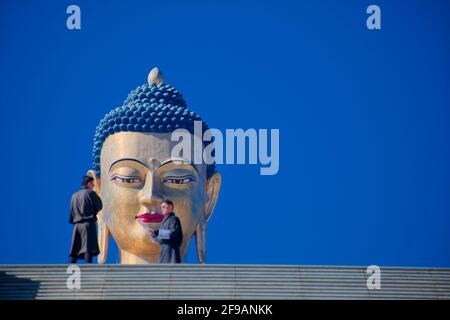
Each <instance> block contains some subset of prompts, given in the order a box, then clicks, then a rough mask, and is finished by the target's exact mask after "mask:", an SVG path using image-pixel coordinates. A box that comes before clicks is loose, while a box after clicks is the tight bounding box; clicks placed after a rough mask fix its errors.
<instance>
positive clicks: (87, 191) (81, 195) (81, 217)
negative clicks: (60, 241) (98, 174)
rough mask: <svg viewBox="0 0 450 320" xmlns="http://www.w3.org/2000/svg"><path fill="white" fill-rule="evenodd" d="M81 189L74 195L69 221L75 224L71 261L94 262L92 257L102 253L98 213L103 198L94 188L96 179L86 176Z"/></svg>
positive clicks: (70, 254)
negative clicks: (98, 236)
mask: <svg viewBox="0 0 450 320" xmlns="http://www.w3.org/2000/svg"><path fill="white" fill-rule="evenodd" d="M81 184H82V188H81V190H79V191H77V192H75V193H74V194H73V195H72V199H71V201H70V218H69V222H70V223H71V224H73V225H74V226H73V234H72V244H71V246H70V253H69V256H70V263H76V262H77V260H78V259H84V261H85V262H86V263H92V258H93V257H95V256H97V255H98V254H99V253H100V250H99V247H98V241H97V225H96V223H97V213H98V212H99V211H100V210H101V209H102V206H103V205H102V200H101V199H100V197H99V196H98V195H97V193H95V191H94V190H93V188H94V179H93V178H92V177H89V176H84V177H83V178H82V181H81Z"/></svg>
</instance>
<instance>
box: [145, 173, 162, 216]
mask: <svg viewBox="0 0 450 320" xmlns="http://www.w3.org/2000/svg"><path fill="white" fill-rule="evenodd" d="M157 181H158V179H155V177H154V175H153V173H151V172H149V173H148V174H147V177H146V178H145V184H144V188H143V189H142V190H141V192H142V193H141V199H140V200H141V203H142V204H143V205H144V206H146V207H148V208H150V209H156V208H159V206H160V204H161V202H162V200H163V197H162V195H161V194H160V193H159V186H158V184H157Z"/></svg>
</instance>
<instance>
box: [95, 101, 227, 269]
mask: <svg viewBox="0 0 450 320" xmlns="http://www.w3.org/2000/svg"><path fill="white" fill-rule="evenodd" d="M153 107H154V106H153ZM161 107H162V106H161ZM127 108H128V107H127V106H125V107H124V111H125V112H124V113H122V114H125V116H126V114H127V113H126V110H127ZM139 110H143V111H139V112H146V111H147V113H148V114H149V118H150V113H151V111H152V109H151V107H149V106H147V108H144V109H142V108H141V109H139ZM174 110H175V109H174ZM156 111H158V110H156ZM156 111H155V112H156ZM166 111H167V109H166ZM166 113H167V112H166ZM128 115H129V116H131V117H133V116H134V114H133V115H132V114H130V113H128ZM173 115H174V116H175V117H176V116H178V118H181V116H180V115H179V114H178V115H175V114H173ZM137 118H139V117H137ZM155 119H156V118H155V115H153V118H152V121H147V119H144V121H146V122H145V123H146V124H149V125H150V124H152V123H153V124H155ZM163 119H164V118H163ZM163 119H161V120H163ZM172 120H173V121H172V124H173V129H174V130H175V129H176V128H177V127H181V128H182V127H183V124H180V120H183V119H174V118H172ZM122 122H129V123H132V122H136V123H138V121H137V119H136V121H135V120H133V119H129V121H124V120H123V118H122V120H120V121H117V120H114V121H113V122H109V123H110V124H111V125H113V126H114V125H117V124H118V123H119V124H122ZM139 122H141V123H142V119H139ZM106 123H108V122H106ZM129 123H125V124H126V125H128V124H129ZM156 123H159V121H156ZM175 123H176V124H178V126H177V125H176V124H175ZM104 127H105V128H106V125H105V126H104ZM105 128H103V129H101V128H100V129H101V130H100V131H102V130H103V131H102V132H104V131H105V130H108V128H106V129H105ZM113 128H114V127H113ZM115 128H116V129H117V127H115ZM119 128H120V127H119ZM122 128H124V127H122ZM127 128H130V127H127ZM133 128H138V130H136V131H120V130H116V131H117V132H116V131H114V130H111V131H107V132H109V135H108V136H107V137H106V138H104V140H103V141H101V144H100V146H101V147H100V148H98V149H97V150H98V151H97V154H96V155H95V154H94V156H97V158H96V159H97V162H98V164H97V168H99V169H100V170H98V169H97V170H90V171H89V172H88V174H89V175H91V176H93V177H94V183H95V191H96V192H97V193H98V194H99V196H100V197H101V199H102V202H103V209H102V211H101V213H100V214H99V217H98V218H99V220H98V224H99V244H100V250H101V253H100V255H99V262H100V263H102V262H104V261H105V260H106V253H107V249H108V239H109V235H110V234H111V235H112V237H113V238H114V240H115V241H116V243H117V245H118V247H119V250H120V262H121V263H154V262H158V260H159V244H157V243H154V242H152V240H151V237H150V234H149V232H148V231H147V230H146V227H148V226H150V227H158V226H159V224H160V223H161V220H162V218H163V217H162V215H161V213H160V205H161V202H162V201H163V200H164V199H171V200H172V201H173V203H174V212H175V214H176V215H177V216H178V217H179V218H180V221H181V225H182V229H183V243H182V245H181V248H180V249H181V250H180V251H181V256H182V259H183V257H184V255H185V253H186V250H187V248H188V244H189V242H190V241H191V239H192V236H193V235H195V237H196V245H197V253H198V257H199V261H200V262H204V259H205V249H206V223H207V221H208V219H209V218H210V216H211V214H212V212H213V210H214V207H215V204H216V202H217V198H218V194H219V190H220V185H221V177H220V174H219V173H218V172H215V171H213V172H210V171H208V169H210V168H209V167H208V165H207V164H191V163H190V162H189V161H188V160H186V159H183V158H181V157H174V156H173V152H172V149H173V147H174V146H175V145H176V144H177V141H172V139H171V132H151V131H168V130H157V129H155V127H153V128H150V127H144V128H139V127H133ZM156 128H157V127H156ZM139 129H140V130H139ZM145 129H148V130H145ZM159 129H161V127H159ZM162 129H167V127H166V128H162ZM147 131H150V132H147ZM191 138H192V139H197V137H195V136H194V135H191ZM94 153H95V152H94Z"/></svg>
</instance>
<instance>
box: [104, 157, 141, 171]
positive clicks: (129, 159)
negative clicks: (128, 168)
mask: <svg viewBox="0 0 450 320" xmlns="http://www.w3.org/2000/svg"><path fill="white" fill-rule="evenodd" d="M121 161H134V162H137V163H139V164H141V165H143V166H144V167H146V165H145V164H143V163H142V162H140V161H139V160H136V159H133V158H123V159H119V160H116V161H114V162H113V163H111V165H110V166H109V171H111V168H112V167H113V165H115V164H116V163H118V162H121ZM109 171H108V172H109Z"/></svg>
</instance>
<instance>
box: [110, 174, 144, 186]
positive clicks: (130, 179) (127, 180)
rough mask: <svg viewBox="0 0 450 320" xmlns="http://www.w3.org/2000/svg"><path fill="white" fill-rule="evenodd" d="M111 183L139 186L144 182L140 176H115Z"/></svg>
mask: <svg viewBox="0 0 450 320" xmlns="http://www.w3.org/2000/svg"><path fill="white" fill-rule="evenodd" d="M111 181H115V182H119V183H123V184H129V185H131V184H138V183H141V182H142V178H141V177H138V176H120V175H117V174H115V175H113V176H112V177H111Z"/></svg>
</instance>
